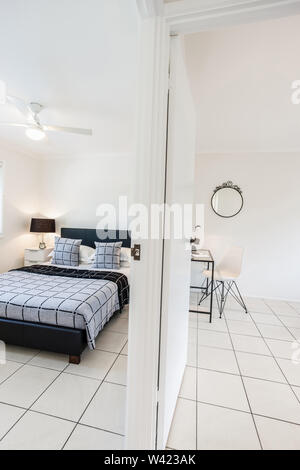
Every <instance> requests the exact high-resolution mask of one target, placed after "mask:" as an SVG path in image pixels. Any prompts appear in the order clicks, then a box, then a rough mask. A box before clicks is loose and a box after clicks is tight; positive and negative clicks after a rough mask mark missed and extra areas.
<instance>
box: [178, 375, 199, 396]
mask: <svg viewBox="0 0 300 470" xmlns="http://www.w3.org/2000/svg"><path fill="white" fill-rule="evenodd" d="M196 391H197V369H196V368H194V367H186V368H185V372H184V377H183V381H182V385H181V389H180V392H179V396H180V397H181V398H186V399H188V400H195V401H196V399H197V397H196Z"/></svg>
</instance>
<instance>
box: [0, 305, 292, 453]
mask: <svg viewBox="0 0 300 470" xmlns="http://www.w3.org/2000/svg"><path fill="white" fill-rule="evenodd" d="M247 304H248V306H249V310H250V314H249V315H248V316H246V315H245V313H243V312H242V311H241V310H240V309H239V308H238V305H237V304H235V303H234V302H230V303H229V304H228V308H227V310H226V312H225V316H224V318H223V319H222V320H220V319H219V318H218V316H217V315H215V317H214V320H213V323H212V324H211V325H210V324H209V322H208V318H207V317H206V316H203V315H197V314H190V331H189V351H188V365H187V367H186V372H185V377H184V381H183V384H182V387H181V391H180V397H179V399H178V403H177V408H176V412H175V416H174V420H173V425H172V429H171V432H170V436H169V441H168V448H172V449H185V450H188V449H192V450H194V449H199V450H201V449H233V450H234V449H261V448H263V449H300V345H297V341H296V340H297V339H300V328H298V327H297V326H300V323H299V320H300V303H299V304H298V303H292V302H291V303H285V302H276V301H267V300H262V299H247ZM127 328H128V312H127V310H124V312H123V313H122V314H121V315H119V316H117V317H116V318H115V319H114V320H113V322H112V323H110V324H109V325H108V326H107V328H105V329H104V331H103V332H102V333H101V334H100V336H99V338H98V339H97V345H96V347H97V349H96V351H94V352H89V351H87V352H86V353H85V354H84V355H83V358H82V363H81V364H80V365H79V366H73V365H69V364H68V358H67V357H66V356H63V355H58V354H51V353H46V352H39V351H34V350H29V349H22V348H16V347H12V346H9V347H8V350H7V359H8V362H7V364H5V365H3V366H0V416H1V420H0V450H2V449H66V450H73V449H82V450H84V449H87V450H88V449H107V450H114V449H122V447H123V439H124V432H125V431H124V429H125V400H126V370H127V354H128V343H127V339H128V336H127ZM298 333H299V336H298ZM292 358H293V360H292Z"/></svg>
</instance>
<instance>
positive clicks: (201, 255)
mask: <svg viewBox="0 0 300 470" xmlns="http://www.w3.org/2000/svg"><path fill="white" fill-rule="evenodd" d="M192 263H202V264H203V263H204V264H206V265H207V269H208V270H210V271H211V272H212V277H211V279H207V281H206V286H201V287H199V286H191V289H198V290H201V291H204V293H203V294H202V297H201V300H200V302H199V305H201V302H203V301H204V300H205V299H207V297H210V309H209V311H208V312H206V311H201V310H190V312H194V313H201V314H204V315H209V317H210V323H212V316H213V300H214V295H213V294H214V274H215V260H214V259H213V257H212V254H211V252H210V251H209V250H199V251H193V252H192Z"/></svg>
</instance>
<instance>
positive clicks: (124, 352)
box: [121, 342, 128, 356]
mask: <svg viewBox="0 0 300 470" xmlns="http://www.w3.org/2000/svg"><path fill="white" fill-rule="evenodd" d="M121 354H122V355H124V356H128V342H127V343H126V344H125V346H124V348H123V349H122V351H121Z"/></svg>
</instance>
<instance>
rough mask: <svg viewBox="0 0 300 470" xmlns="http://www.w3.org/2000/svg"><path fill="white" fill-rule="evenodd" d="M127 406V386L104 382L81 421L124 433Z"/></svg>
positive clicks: (106, 429)
mask: <svg viewBox="0 0 300 470" xmlns="http://www.w3.org/2000/svg"><path fill="white" fill-rule="evenodd" d="M125 407H126V388H125V387H123V386H122V385H116V384H110V383H105V382H104V383H103V384H102V385H101V387H100V389H99V390H98V392H97V394H96V395H95V397H94V398H93V401H92V402H91V404H90V405H89V407H88V409H87V410H86V412H85V414H84V415H83V417H82V419H81V423H82V424H87V425H90V426H93V427H96V428H99V429H102V430H104V431H111V432H115V433H117V434H122V435H124V434H125V412H126V410H125Z"/></svg>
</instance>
